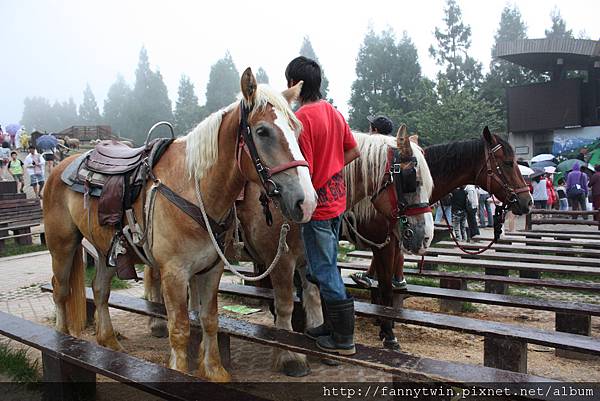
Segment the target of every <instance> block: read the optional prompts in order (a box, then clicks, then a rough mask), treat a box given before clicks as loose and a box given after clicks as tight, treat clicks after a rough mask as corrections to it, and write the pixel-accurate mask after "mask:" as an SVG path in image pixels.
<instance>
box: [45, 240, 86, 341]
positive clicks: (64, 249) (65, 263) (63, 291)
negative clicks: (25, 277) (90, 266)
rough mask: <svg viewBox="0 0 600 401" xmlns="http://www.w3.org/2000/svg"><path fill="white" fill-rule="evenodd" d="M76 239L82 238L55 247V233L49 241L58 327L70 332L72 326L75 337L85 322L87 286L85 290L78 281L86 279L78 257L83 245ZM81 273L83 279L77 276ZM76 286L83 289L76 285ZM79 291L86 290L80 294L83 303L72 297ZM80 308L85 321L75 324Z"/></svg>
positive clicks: (60, 329) (63, 331) (61, 330)
mask: <svg viewBox="0 0 600 401" xmlns="http://www.w3.org/2000/svg"><path fill="white" fill-rule="evenodd" d="M77 241H80V239H77V238H73V241H70V242H71V243H70V244H69V243H68V242H62V243H61V245H60V246H54V239H53V236H52V235H50V236H49V239H48V240H47V244H48V249H50V250H51V255H52V288H53V294H52V296H53V298H54V304H55V305H56V330H58V331H60V332H62V333H65V334H69V328H70V327H71V329H72V334H73V335H75V336H78V335H79V334H80V333H81V330H82V329H83V326H84V322H85V292H83V291H85V289H83V283H80V284H78V283H76V281H82V282H83V269H84V267H83V260H80V261H79V264H80V266H78V265H77V263H78V261H77V260H76V259H77V257H79V258H80V259H81V258H82V255H81V250H80V247H81V246H80V245H79V244H78V243H77ZM78 247H79V251H78ZM77 269H80V270H81V272H79V273H77V272H76V270H77ZM79 275H80V276H81V277H80V278H78V277H76V276H79ZM73 285H76V287H81V288H80V289H78V288H75V287H73ZM80 290H81V291H80ZM77 292H83V297H81V295H80V296H79V298H81V299H79V300H77V302H78V303H81V305H75V304H73V302H72V300H71V298H72V297H73V296H74V295H76V293H77ZM77 309H81V310H82V311H83V321H81V322H80V323H81V324H76V323H77V321H79V320H80V319H78V318H73V314H75V315H80V314H81V313H77Z"/></svg>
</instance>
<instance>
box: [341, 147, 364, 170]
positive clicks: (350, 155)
mask: <svg viewBox="0 0 600 401" xmlns="http://www.w3.org/2000/svg"><path fill="white" fill-rule="evenodd" d="M358 156H360V151H359V150H358V147H354V148H352V149H349V150H347V151H345V152H344V166H345V165H346V164H348V163H350V162H351V161H352V160H354V159H356V158H357V157H358Z"/></svg>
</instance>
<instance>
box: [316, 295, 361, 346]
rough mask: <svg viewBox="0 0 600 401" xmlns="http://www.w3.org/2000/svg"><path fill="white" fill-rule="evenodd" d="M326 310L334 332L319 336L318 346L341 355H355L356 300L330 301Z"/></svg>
mask: <svg viewBox="0 0 600 401" xmlns="http://www.w3.org/2000/svg"><path fill="white" fill-rule="evenodd" d="M326 310H327V321H329V323H330V324H331V331H332V333H331V334H330V335H327V336H322V337H319V338H317V347H319V348H320V349H322V350H323V351H327V352H332V353H336V354H340V355H354V354H355V353H356V349H355V347H354V300H353V299H345V300H343V301H335V302H329V303H327V307H326Z"/></svg>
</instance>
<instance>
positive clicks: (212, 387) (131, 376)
mask: <svg viewBox="0 0 600 401" xmlns="http://www.w3.org/2000/svg"><path fill="white" fill-rule="evenodd" d="M0 334H1V335H3V336H6V337H8V338H11V339H13V340H15V341H18V342H20V343H22V344H25V345H27V346H29V347H33V348H35V349H38V350H40V351H41V352H42V367H43V381H44V382H45V384H44V386H43V389H44V400H57V401H58V400H60V401H62V400H77V399H83V398H86V399H94V395H95V392H96V374H99V375H102V376H105V377H108V378H111V379H113V380H116V381H118V382H121V383H124V384H126V385H129V386H132V387H135V388H137V389H139V390H142V391H144V392H146V393H149V394H153V395H155V396H158V397H160V398H163V399H169V400H197V399H199V397H202V396H201V394H210V397H206V398H205V399H206V400H211V401H212V400H222V401H227V400H263V399H264V398H260V397H256V396H253V395H252V394H248V393H244V392H242V391H239V390H236V389H234V388H231V387H229V386H223V385H218V384H214V383H209V382H206V381H203V380H201V379H199V378H197V377H194V376H189V375H186V374H182V373H180V372H178V371H175V370H172V369H169V368H166V367H163V366H160V365H156V364H154V363H150V362H147V361H144V360H142V359H139V358H136V357H133V356H130V355H127V354H124V353H121V352H116V351H112V350H110V349H108V348H104V347H101V346H99V345H96V344H94V343H91V342H88V341H84V340H81V339H78V338H75V337H71V336H69V335H66V334H63V333H60V332H58V331H56V330H54V329H52V328H49V327H46V326H42V325H39V324H36V323H33V322H30V321H28V320H24V319H21V318H19V317H16V316H13V315H10V314H7V313H4V312H0ZM112 391H113V395H114V396H115V397H114V398H115V399H118V398H119V397H118V394H114V391H115V390H114V388H113V389H112ZM82 396H83V398H82Z"/></svg>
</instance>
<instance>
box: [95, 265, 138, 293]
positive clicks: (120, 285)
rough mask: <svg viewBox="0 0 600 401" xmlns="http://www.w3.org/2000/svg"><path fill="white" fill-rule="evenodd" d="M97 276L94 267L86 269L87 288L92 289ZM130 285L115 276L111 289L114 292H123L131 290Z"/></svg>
mask: <svg viewBox="0 0 600 401" xmlns="http://www.w3.org/2000/svg"><path fill="white" fill-rule="evenodd" d="M95 274H96V270H95V269H94V268H93V267H88V268H86V269H85V286H86V287H91V286H92V280H94V275H95ZM129 287H130V285H129V283H128V282H127V281H125V280H121V279H120V278H118V277H117V276H113V278H112V281H111V282H110V288H111V289H112V290H123V289H126V288H129Z"/></svg>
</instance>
